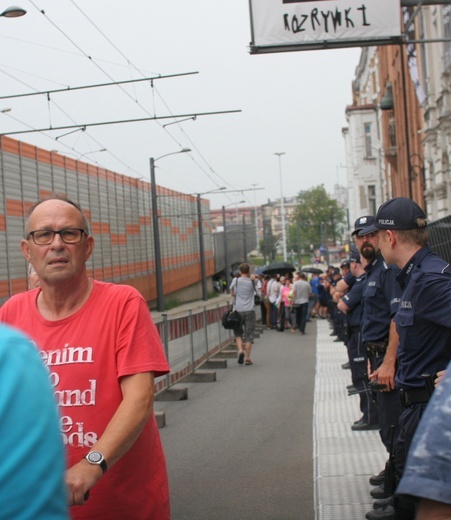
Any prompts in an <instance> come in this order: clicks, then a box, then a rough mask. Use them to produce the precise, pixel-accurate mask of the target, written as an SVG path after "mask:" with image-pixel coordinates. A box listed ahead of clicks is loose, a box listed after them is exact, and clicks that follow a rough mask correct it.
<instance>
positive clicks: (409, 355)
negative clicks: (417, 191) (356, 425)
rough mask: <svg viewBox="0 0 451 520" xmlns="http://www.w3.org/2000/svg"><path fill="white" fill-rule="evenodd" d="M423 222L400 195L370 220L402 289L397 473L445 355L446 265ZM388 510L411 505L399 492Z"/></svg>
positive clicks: (409, 515) (448, 332)
mask: <svg viewBox="0 0 451 520" xmlns="http://www.w3.org/2000/svg"><path fill="white" fill-rule="evenodd" d="M426 226H427V221H426V215H425V213H424V212H423V210H422V209H421V208H420V207H419V206H418V204H416V202H414V201H413V200H411V199H409V198H406V197H397V198H394V199H391V200H389V201H387V202H385V203H384V204H382V206H381V207H380V208H379V210H378V212H377V215H376V219H375V222H374V230H375V232H377V233H378V237H379V245H380V248H381V251H382V254H383V256H384V258H385V260H386V262H387V263H389V264H394V265H397V266H398V267H399V269H401V271H400V273H399V274H398V276H397V281H398V283H399V284H400V286H401V287H402V289H403V292H402V295H401V299H400V302H399V309H398V312H397V313H396V316H395V318H394V321H395V323H396V327H397V331H398V335H399V347H398V351H397V365H398V366H397V371H396V378H395V381H396V387H397V388H398V389H399V392H400V398H401V404H402V413H401V416H400V419H399V428H400V432H399V436H398V438H397V443H396V451H395V463H396V472H397V477H398V479H399V478H401V477H402V475H403V473H404V467H405V462H406V459H407V454H408V452H409V449H410V446H411V443H412V439H413V436H414V434H415V431H416V429H417V426H418V424H419V422H420V419H421V416H422V414H423V412H424V410H425V408H426V405H427V403H428V401H429V398H430V396H431V394H432V391H433V388H434V386H433V378H434V375H435V374H436V373H437V372H439V371H441V370H444V369H445V368H446V367H447V365H448V363H449V361H450V359H451V348H450V345H451V320H450V309H451V267H450V265H449V264H448V263H447V262H446V261H445V260H443V259H442V258H440V257H439V256H437V255H436V254H435V253H433V252H432V251H431V249H430V247H429V246H428V244H427V241H428V232H427V228H426ZM427 376H428V377H427ZM394 514H395V515H396V516H397V517H399V518H403V520H404V519H408V520H410V519H413V518H414V517H415V505H414V503H413V502H412V501H409V500H408V499H405V498H404V497H399V498H398V499H396V500H395V502H394ZM396 516H394V517H396Z"/></svg>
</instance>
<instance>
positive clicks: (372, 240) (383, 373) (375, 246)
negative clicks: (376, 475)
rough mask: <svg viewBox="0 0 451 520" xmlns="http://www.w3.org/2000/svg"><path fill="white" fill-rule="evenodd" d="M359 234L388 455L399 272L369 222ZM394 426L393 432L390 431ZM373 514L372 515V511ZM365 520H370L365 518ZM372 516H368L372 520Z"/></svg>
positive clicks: (367, 334) (394, 402) (370, 349)
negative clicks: (390, 264)
mask: <svg viewBox="0 0 451 520" xmlns="http://www.w3.org/2000/svg"><path fill="white" fill-rule="evenodd" d="M372 221H373V222H374V217H372V218H371V219H368V224H369V225H368V226H366V227H364V228H363V229H362V230H361V231H359V233H358V236H359V241H358V242H357V245H358V247H359V250H360V255H361V256H362V257H364V258H365V259H366V262H367V265H366V267H365V271H366V273H367V278H366V284H365V288H364V290H363V313H362V328H361V341H362V343H363V345H364V346H365V348H366V351H367V355H368V359H369V362H370V367H371V373H370V374H369V377H370V380H373V381H377V382H378V383H379V384H380V385H384V386H385V390H382V391H378V392H377V394H376V402H377V412H378V419H379V425H380V436H381V440H382V442H383V444H384V446H385V447H386V449H387V451H388V452H390V450H391V448H392V443H393V439H396V438H397V435H398V432H399V427H398V421H399V415H400V413H401V406H400V402H399V395H398V391H397V390H396V389H395V367H396V352H397V348H398V334H397V332H396V325H395V323H394V321H393V318H394V316H395V314H396V311H397V310H398V304H399V300H400V297H401V287H400V286H399V284H398V283H397V282H396V276H397V274H398V273H399V269H398V268H397V267H395V266H390V267H389V266H387V264H386V263H385V261H384V258H383V257H382V254H381V251H380V249H379V237H378V232H377V230H375V229H374V227H373V226H372V223H373V222H372ZM392 426H393V427H394V429H393V428H392ZM371 496H372V497H373V498H376V499H378V498H386V497H387V495H386V493H385V492H384V490H383V489H381V488H375V489H373V490H372V491H371ZM371 513H372V512H371ZM367 518H370V517H369V516H368V515H367ZM372 518H373V517H371V520H372Z"/></svg>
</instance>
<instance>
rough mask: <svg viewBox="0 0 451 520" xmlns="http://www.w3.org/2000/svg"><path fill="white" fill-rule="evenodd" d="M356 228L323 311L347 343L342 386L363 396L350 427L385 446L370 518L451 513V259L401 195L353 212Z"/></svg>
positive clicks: (414, 206) (447, 515) (420, 212)
mask: <svg viewBox="0 0 451 520" xmlns="http://www.w3.org/2000/svg"><path fill="white" fill-rule="evenodd" d="M353 236H354V239H355V249H354V251H353V252H352V253H351V255H350V258H349V262H346V263H344V264H342V266H341V267H342V274H343V276H342V278H341V279H340V280H338V281H337V282H335V283H334V282H331V284H332V286H333V289H331V290H330V293H331V295H332V298H331V299H330V300H329V302H330V307H329V312H330V317H331V323H332V327H333V330H332V333H331V334H332V335H335V336H336V337H337V339H336V341H338V342H341V341H342V342H344V343H345V344H346V346H347V351H348V359H349V363H347V364H346V365H343V368H350V369H351V376H352V385H349V387H348V390H349V391H350V393H356V394H358V395H359V397H360V400H359V404H360V410H361V413H362V416H361V418H360V419H358V420H357V421H356V422H355V423H354V424H353V425H351V428H352V429H353V430H356V431H361V430H369V429H378V430H379V433H380V439H381V441H382V443H383V445H384V446H385V448H386V451H387V454H388V460H387V464H386V465H385V467H384V468H383V469H382V470H381V471H380V473H378V474H377V475H374V476H372V477H371V478H370V483H371V484H373V485H375V487H374V488H373V489H372V490H371V496H372V497H373V498H374V499H375V502H374V506H373V509H372V510H371V511H369V512H368V513H367V514H366V518H367V519H368V520H391V519H397V520H413V519H414V518H417V519H421V520H426V519H427V520H433V519H439V518H440V519H444V518H451V487H450V486H449V481H450V477H449V475H450V473H451V472H450V469H451V467H450V463H451V457H450V455H449V453H450V451H451V450H450V447H451V443H450V435H451V428H450V424H449V412H448V418H447V419H445V417H446V412H445V409H443V408H440V406H443V405H444V404H446V405H448V404H449V403H450V402H451V389H450V382H449V379H450V375H448V374H446V376H447V377H446V376H445V373H446V372H445V371H446V368H447V366H448V364H449V362H450V359H451V348H450V346H451V321H450V320H449V313H450V309H451V267H450V265H449V264H448V263H447V262H446V261H445V260H443V259H441V258H440V257H439V256H437V255H436V254H435V253H433V252H432V251H431V249H430V247H429V246H428V234H427V221H426V215H425V214H424V212H423V210H422V209H421V208H420V207H419V206H418V205H417V204H416V203H415V202H414V201H412V200H411V199H408V198H405V197H398V198H395V199H391V200H389V201H387V202H386V203H384V204H383V205H382V206H381V207H380V208H379V210H378V212H377V215H376V216H371V215H367V216H362V217H360V218H359V219H357V221H356V222H355V226H354V231H353ZM345 264H348V265H345ZM348 268H349V271H348ZM442 379H444V382H443V383H442V382H440V381H441V380H442ZM436 385H438V390H435V387H436ZM430 400H431V403H430V404H429V405H428V403H429V401H430ZM448 410H449V408H448ZM423 415H424V417H423ZM445 423H446V424H445ZM437 426H439V429H438V430H437Z"/></svg>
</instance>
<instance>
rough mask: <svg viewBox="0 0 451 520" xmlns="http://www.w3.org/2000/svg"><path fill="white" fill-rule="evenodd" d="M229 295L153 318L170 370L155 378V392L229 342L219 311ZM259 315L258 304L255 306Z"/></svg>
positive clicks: (230, 333) (229, 334) (225, 307)
mask: <svg viewBox="0 0 451 520" xmlns="http://www.w3.org/2000/svg"><path fill="white" fill-rule="evenodd" d="M231 304H232V298H230V300H227V301H225V302H222V303H217V304H213V305H204V306H203V307H198V308H196V309H195V310H188V311H186V312H185V313H183V314H178V315H176V316H174V317H171V316H169V315H168V314H162V316H161V318H158V319H156V320H155V326H156V327H157V330H158V333H159V334H160V337H161V341H162V343H163V347H164V351H165V353H166V357H167V359H168V361H169V366H170V368H171V371H170V373H169V374H167V375H166V376H164V377H162V378H160V379H159V380H157V382H156V385H155V386H156V392H161V391H162V390H165V389H168V388H170V387H171V386H172V385H174V384H176V383H179V382H180V381H182V380H183V379H184V378H185V377H187V376H188V375H190V374H192V373H194V372H195V371H196V370H197V369H198V368H199V367H200V366H201V365H203V364H204V363H205V362H206V361H208V360H209V359H210V358H212V357H213V356H215V355H216V354H218V353H219V352H220V351H221V350H223V349H224V348H225V347H227V346H228V345H230V344H231V342H232V339H233V331H230V330H226V329H224V328H223V327H222V324H221V319H222V316H223V314H224V313H225V312H226V311H227V310H228V309H229V308H230V306H231ZM255 312H256V317H257V319H260V308H259V307H257V308H256V309H255Z"/></svg>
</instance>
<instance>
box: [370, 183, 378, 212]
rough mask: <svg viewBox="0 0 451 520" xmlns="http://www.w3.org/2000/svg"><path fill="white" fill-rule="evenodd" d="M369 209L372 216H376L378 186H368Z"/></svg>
mask: <svg viewBox="0 0 451 520" xmlns="http://www.w3.org/2000/svg"><path fill="white" fill-rule="evenodd" d="M368 209H369V211H370V215H376V210H377V207H376V186H374V185H371V186H368Z"/></svg>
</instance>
